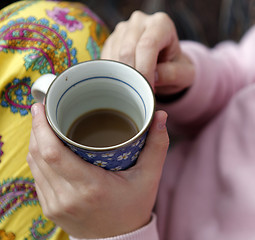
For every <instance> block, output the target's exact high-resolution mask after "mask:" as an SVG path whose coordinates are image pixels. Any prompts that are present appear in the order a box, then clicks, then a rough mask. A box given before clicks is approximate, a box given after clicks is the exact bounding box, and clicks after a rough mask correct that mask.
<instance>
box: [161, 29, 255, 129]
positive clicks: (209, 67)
mask: <svg viewBox="0 0 255 240" xmlns="http://www.w3.org/2000/svg"><path fill="white" fill-rule="evenodd" d="M254 42H255V27H253V28H252V29H251V30H250V31H249V32H248V33H247V34H246V35H245V36H244V38H243V39H242V41H241V42H240V43H239V44H237V43H234V42H230V41H228V42H223V43H221V44H219V45H218V46H216V47H215V48H214V49H208V48H206V47H205V46H204V45H201V44H199V43H195V42H189V41H185V42H181V47H182V50H183V52H185V53H186V54H187V55H188V56H189V57H190V58H191V60H192V62H193V63H194V65H195V71H196V76H195V83H194V85H193V86H192V87H191V88H190V89H189V91H188V92H187V93H186V95H185V96H184V97H182V98H181V99H180V100H178V101H176V102H174V103H172V104H168V105H167V106H166V105H165V106H162V105H161V106H160V108H163V109H164V110H166V111H167V112H168V113H169V119H170V120H171V121H172V122H173V123H175V124H177V126H180V127H182V129H183V128H184V129H183V130H185V127H186V128H190V127H193V128H196V127H198V128H200V127H201V126H202V125H203V124H205V123H207V122H208V121H210V120H211V119H212V118H213V117H214V116H215V115H216V114H217V113H218V112H219V111H220V110H221V109H222V108H223V107H224V106H225V105H226V104H227V103H228V102H229V100H230V99H231V97H232V96H233V95H234V94H235V93H236V92H237V91H238V90H240V89H241V88H242V87H243V86H245V85H247V84H250V83H251V82H252V81H254V79H255V77H254V76H255V67H254V62H255V45H254Z"/></svg>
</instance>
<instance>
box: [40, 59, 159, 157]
mask: <svg viewBox="0 0 255 240" xmlns="http://www.w3.org/2000/svg"><path fill="white" fill-rule="evenodd" d="M89 62H113V63H117V64H122V65H125V66H126V67H128V68H130V69H132V70H134V71H135V72H136V73H138V74H139V75H140V76H141V77H142V78H143V79H144V80H145V82H146V83H147V85H148V86H149V89H150V93H151V95H152V98H153V99H152V100H153V106H152V107H153V109H152V114H151V116H149V120H148V122H147V124H146V125H145V126H144V127H143V128H142V130H140V131H139V132H138V133H137V134H136V135H135V136H133V137H132V138H130V139H128V140H127V141H125V142H122V143H120V144H116V145H113V146H109V147H92V146H87V145H83V144H80V143H77V142H75V141H73V140H71V139H70V138H68V137H67V136H65V135H64V134H63V133H62V132H61V131H60V130H59V129H58V128H57V127H56V126H55V124H54V123H53V121H52V119H51V117H50V115H49V110H48V108H47V102H48V94H49V92H50V89H51V87H52V86H53V84H54V83H55V82H56V81H57V79H58V78H60V77H61V76H62V75H63V74H64V73H65V72H67V71H68V70H69V69H70V68H74V67H77V66H78V65H82V64H86V63H89ZM155 105H156V100H155V95H154V92H153V89H152V87H151V85H150V83H149V81H148V80H147V79H146V78H145V77H144V75H143V74H142V73H140V72H139V71H138V70H136V69H135V68H134V67H132V66H130V65H128V64H126V63H123V62H119V61H116V60H110V59H95V60H88V61H84V62H80V63H77V64H75V65H73V66H71V67H69V68H67V69H65V70H64V71H63V72H62V73H60V75H58V76H56V77H55V79H54V80H53V81H52V83H51V84H50V86H49V88H48V90H47V93H46V96H45V114H46V118H47V121H48V123H49V124H50V126H51V128H52V129H53V131H54V132H55V134H56V135H57V136H58V137H59V138H60V139H62V140H63V141H64V142H65V143H67V144H69V145H73V146H75V147H77V148H80V149H83V150H90V151H96V152H105V151H111V150H116V149H119V148H122V147H126V146H128V145H130V144H131V143H133V142H135V141H137V140H138V139H139V138H140V137H142V136H143V135H144V134H145V133H146V132H147V131H148V130H149V128H150V126H151V123H152V120H153V118H154V114H155Z"/></svg>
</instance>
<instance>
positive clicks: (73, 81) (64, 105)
mask: <svg viewBox="0 0 255 240" xmlns="http://www.w3.org/2000/svg"><path fill="white" fill-rule="evenodd" d="M32 95H33V96H34V98H35V99H36V100H37V101H39V102H43V101H44V98H45V112H46V116H47V120H48V122H49V124H50V126H51V128H52V129H53V131H54V132H55V133H56V135H57V136H58V137H59V138H60V139H61V140H62V141H63V142H64V143H65V144H66V145H67V146H68V147H70V149H71V150H72V151H74V152H75V153H76V154H78V155H79V156H80V157H82V158H83V159H84V160H86V161H88V162H90V163H92V164H95V165H97V166H100V167H103V168H105V169H107V170H112V171H116V170H124V169H127V168H129V167H131V166H132V165H134V164H135V162H136V160H137V158H138V155H139V153H140V151H141V149H142V148H143V146H144V142H145V139H146V135H147V132H148V130H149V127H150V124H151V122H152V118H153V115H154V108H155V99H154V94H153V91H152V89H151V86H150V84H149V83H148V81H147V80H146V79H145V78H144V77H143V76H142V75H141V74H140V73H139V72H138V71H136V70H135V69H133V68H132V67H130V66H128V65H126V64H123V63H120V62H116V61H110V60H92V61H87V62H83V63H79V64H76V65H74V66H72V67H70V68H68V69H67V70H65V71H64V72H63V73H61V74H60V75H59V76H55V75H53V74H45V75H42V76H41V77H40V78H39V79H38V80H37V81H36V82H35V83H34V84H33V86H32ZM102 108H111V109H114V110H117V111H120V112H123V113H125V114H126V115H128V116H129V117H130V118H131V119H132V120H133V121H134V122H135V123H136V125H137V127H138V129H139V132H138V133H137V134H136V135H135V136H134V137H132V138H131V139H129V140H127V141H125V142H123V143H121V144H117V145H114V146H110V147H91V146H85V145H82V144H79V143H77V142H74V141H73V140H71V139H69V138H68V137H67V136H66V135H67V131H68V129H69V127H70V125H71V124H72V123H73V122H74V120H75V119H77V118H78V117H79V116H81V115H83V114H84V113H86V112H90V111H92V110H96V109H102Z"/></svg>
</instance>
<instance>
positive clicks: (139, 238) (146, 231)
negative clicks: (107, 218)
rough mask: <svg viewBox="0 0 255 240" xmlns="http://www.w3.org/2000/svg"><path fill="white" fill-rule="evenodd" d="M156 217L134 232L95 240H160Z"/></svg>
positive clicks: (71, 239)
mask: <svg viewBox="0 0 255 240" xmlns="http://www.w3.org/2000/svg"><path fill="white" fill-rule="evenodd" d="M156 222H157V221H156V216H155V215H154V214H153V215H152V220H151V221H150V223H149V224H148V225H146V226H144V227H142V228H140V229H138V230H136V231H134V232H131V233H127V234H123V235H120V236H116V237H110V238H100V239H94V240H159V237H158V231H157V226H156ZM69 238H70V240H89V239H77V238H73V237H71V236H70V237H69Z"/></svg>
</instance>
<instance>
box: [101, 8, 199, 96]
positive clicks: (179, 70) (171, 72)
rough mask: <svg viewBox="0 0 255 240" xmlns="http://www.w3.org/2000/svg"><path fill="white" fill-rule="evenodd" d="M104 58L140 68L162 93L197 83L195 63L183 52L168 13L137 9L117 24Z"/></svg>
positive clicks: (160, 93)
mask: <svg viewBox="0 0 255 240" xmlns="http://www.w3.org/2000/svg"><path fill="white" fill-rule="evenodd" d="M101 57H102V58H104V59H113V60H117V61H121V62H124V63H126V64H128V65H130V66H132V67H134V68H136V69H137V70H138V71H140V72H141V73H142V74H143V75H144V76H145V77H146V78H147V79H148V81H149V82H150V84H151V86H152V87H153V88H154V89H155V91H156V93H157V94H159V95H168V94H172V93H177V92H180V91H181V90H183V89H185V88H188V87H190V86H191V85H192V83H193V79H194V69H193V64H192V63H191V61H190V60H189V58H188V57H187V56H186V55H185V54H183V53H182V51H181V49H180V45H179V40H178V37H177V33H176V29H175V25H174V23H173V22H172V20H171V19H170V18H169V16H168V15H167V14H165V13H155V14H153V15H146V14H144V13H142V12H140V11H136V12H134V13H133V14H132V16H131V17H130V19H129V20H128V21H126V22H120V23H119V24H118V25H117V26H116V28H115V30H114V32H113V33H112V34H111V35H110V36H109V38H108V39H107V40H106V43H105V45H104V48H103V51H102V54H101Z"/></svg>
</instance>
